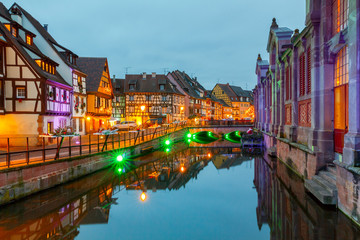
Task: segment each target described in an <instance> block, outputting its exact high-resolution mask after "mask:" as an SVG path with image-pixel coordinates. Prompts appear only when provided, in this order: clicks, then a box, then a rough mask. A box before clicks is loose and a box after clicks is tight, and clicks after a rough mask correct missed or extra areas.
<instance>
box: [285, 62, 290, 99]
mask: <svg viewBox="0 0 360 240" xmlns="http://www.w3.org/2000/svg"><path fill="white" fill-rule="evenodd" d="M289 69H290V67H287V68H286V76H285V78H286V80H285V84H286V87H285V91H286V94H285V96H286V97H285V99H286V100H289V87H290V86H289V84H290V81H289V80H290V79H289V75H290V74H289Z"/></svg>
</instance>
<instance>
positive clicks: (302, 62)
mask: <svg viewBox="0 0 360 240" xmlns="http://www.w3.org/2000/svg"><path fill="white" fill-rule="evenodd" d="M299 80H300V86H299V87H300V96H304V94H305V53H303V54H301V55H300V79H299Z"/></svg>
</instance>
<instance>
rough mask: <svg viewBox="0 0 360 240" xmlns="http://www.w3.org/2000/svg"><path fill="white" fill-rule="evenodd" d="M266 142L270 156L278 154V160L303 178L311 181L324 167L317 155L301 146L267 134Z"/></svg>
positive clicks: (265, 136)
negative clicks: (319, 163)
mask: <svg viewBox="0 0 360 240" xmlns="http://www.w3.org/2000/svg"><path fill="white" fill-rule="evenodd" d="M264 142H265V146H266V148H267V149H268V153H269V154H272V153H276V156H277V158H279V159H280V160H281V161H282V162H283V163H285V164H286V165H287V166H288V167H289V168H291V169H292V170H293V171H295V172H296V173H298V174H299V175H300V176H301V177H302V178H305V179H311V178H312V177H313V176H314V175H315V174H316V172H317V170H319V168H321V167H322V166H319V165H318V164H317V157H316V155H315V153H314V152H312V151H310V150H308V149H307V148H306V147H305V146H303V145H301V144H296V143H290V142H289V141H288V140H287V139H282V138H275V137H273V136H270V135H267V134H264Z"/></svg>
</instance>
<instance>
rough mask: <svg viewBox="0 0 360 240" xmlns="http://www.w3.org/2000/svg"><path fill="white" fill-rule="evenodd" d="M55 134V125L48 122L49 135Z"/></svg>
mask: <svg viewBox="0 0 360 240" xmlns="http://www.w3.org/2000/svg"><path fill="white" fill-rule="evenodd" d="M53 132H54V123H53V122H48V123H47V133H48V134H51V133H53Z"/></svg>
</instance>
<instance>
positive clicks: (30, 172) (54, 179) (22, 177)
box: [0, 129, 187, 205]
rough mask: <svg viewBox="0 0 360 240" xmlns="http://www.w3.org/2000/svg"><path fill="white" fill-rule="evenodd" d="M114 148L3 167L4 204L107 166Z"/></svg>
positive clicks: (0, 197)
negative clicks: (31, 163) (25, 164)
mask: <svg viewBox="0 0 360 240" xmlns="http://www.w3.org/2000/svg"><path fill="white" fill-rule="evenodd" d="M186 131H187V130H186V129H183V130H179V131H177V132H174V133H171V134H169V136H168V137H169V138H170V139H172V141H177V140H181V139H183V137H184V135H185V132H186ZM162 140H163V137H160V138H157V139H154V140H151V141H148V142H144V143H142V144H139V145H136V146H135V147H128V148H126V149H124V150H125V151H126V152H128V153H130V154H131V155H138V154H141V152H142V149H144V148H147V147H150V146H152V147H153V148H154V149H157V148H160V147H161V146H162ZM111 153H112V152H111V151H108V152H104V153H96V154H91V155H88V156H81V157H74V158H69V159H61V160H59V161H53V162H45V163H39V164H33V165H28V166H24V167H18V168H11V169H5V170H1V171H0V205H2V204H6V203H9V202H12V201H15V200H17V199H20V198H23V197H25V196H28V195H31V194H34V193H37V192H39V191H42V190H45V189H48V188H51V187H54V186H57V185H59V184H63V183H66V182H69V181H71V180H75V179H78V178H80V177H83V176H85V175H88V174H90V173H94V172H96V171H99V170H101V169H104V168H106V167H109V166H110V164H111V162H112V158H113V156H112V154H111Z"/></svg>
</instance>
